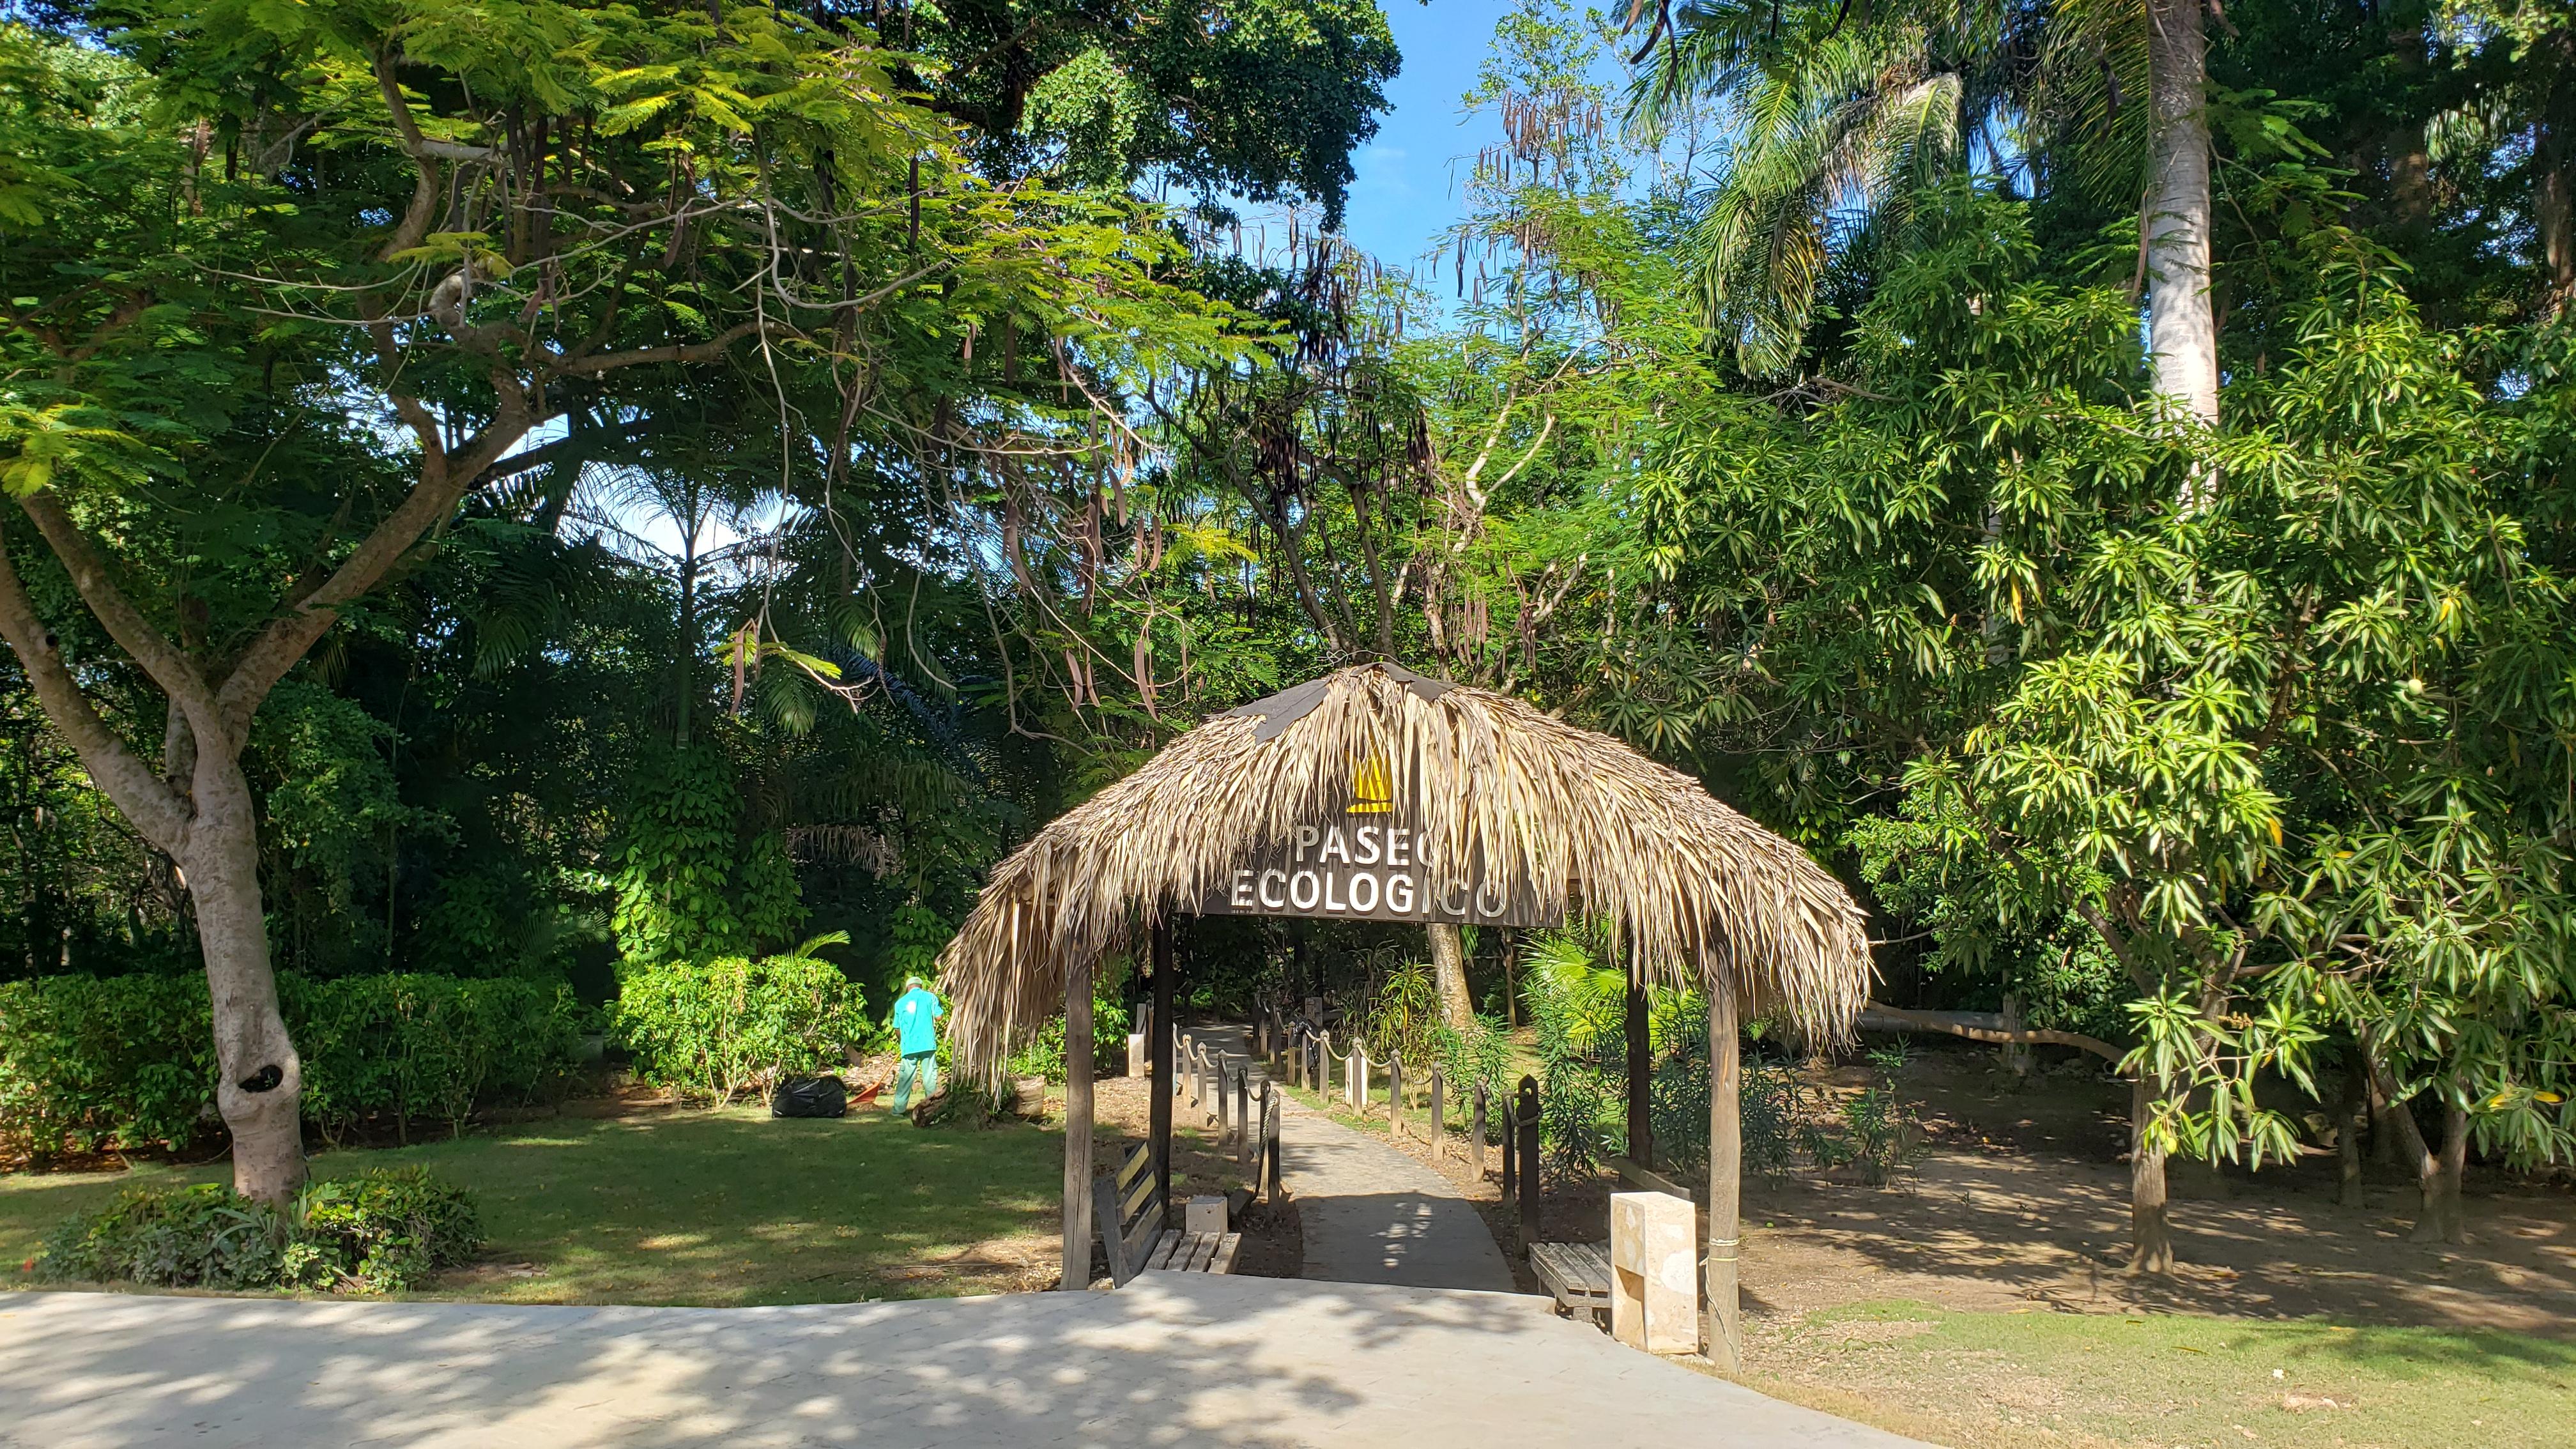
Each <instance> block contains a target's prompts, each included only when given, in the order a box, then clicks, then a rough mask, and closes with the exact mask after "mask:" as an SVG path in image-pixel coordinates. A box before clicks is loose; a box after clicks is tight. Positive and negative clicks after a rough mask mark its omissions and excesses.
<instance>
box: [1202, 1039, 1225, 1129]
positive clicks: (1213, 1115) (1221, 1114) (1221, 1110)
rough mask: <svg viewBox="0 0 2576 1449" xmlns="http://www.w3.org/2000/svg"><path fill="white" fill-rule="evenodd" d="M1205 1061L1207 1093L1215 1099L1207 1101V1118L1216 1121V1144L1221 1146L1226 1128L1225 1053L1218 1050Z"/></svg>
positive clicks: (1203, 1048) (1203, 1049)
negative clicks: (1206, 1067)
mask: <svg viewBox="0 0 2576 1449" xmlns="http://www.w3.org/2000/svg"><path fill="white" fill-rule="evenodd" d="M1200 1050H1201V1051H1205V1050H1206V1048H1205V1047H1201V1048H1200ZM1207 1061H1208V1095H1209V1096H1211V1097H1214V1098H1215V1099H1216V1100H1215V1101H1213V1102H1210V1103H1208V1118H1209V1120H1211V1121H1213V1122H1215V1123H1216V1140H1217V1145H1218V1146H1219V1147H1222V1146H1224V1145H1225V1134H1226V1132H1227V1130H1228V1128H1227V1125H1226V1120H1225V1054H1224V1053H1223V1052H1219V1053H1217V1054H1216V1055H1214V1056H1211V1057H1209V1058H1208V1059H1207Z"/></svg>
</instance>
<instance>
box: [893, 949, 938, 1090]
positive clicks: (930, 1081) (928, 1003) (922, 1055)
mask: <svg viewBox="0 0 2576 1449" xmlns="http://www.w3.org/2000/svg"><path fill="white" fill-rule="evenodd" d="M903 985H904V992H903V995H901V996H899V997H897V998H895V1003H894V1029H895V1036H896V1038H897V1040H898V1042H899V1043H900V1044H901V1047H902V1050H903V1065H902V1067H900V1068H899V1069H897V1070H896V1072H895V1077H894V1109H895V1110H896V1111H898V1112H900V1111H902V1110H904V1108H905V1107H907V1106H909V1105H910V1104H911V1101H912V1081H913V1075H914V1073H916V1072H918V1073H919V1074H920V1077H921V1096H922V1100H924V1101H928V1100H929V1099H931V1098H932V1097H936V1096H938V1095H939V1018H940V1017H942V1016H945V1015H947V1013H948V1008H947V1007H945V1006H942V1005H940V1003H939V995H938V993H936V992H934V991H932V990H931V989H930V988H929V987H928V986H925V985H923V984H922V980H921V978H920V977H918V976H908V977H905V978H904V983H903Z"/></svg>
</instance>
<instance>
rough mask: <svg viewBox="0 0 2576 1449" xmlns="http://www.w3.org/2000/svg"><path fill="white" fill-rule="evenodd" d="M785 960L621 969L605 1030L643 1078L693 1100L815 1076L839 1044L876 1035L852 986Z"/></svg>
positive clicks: (836, 1058)
mask: <svg viewBox="0 0 2576 1449" xmlns="http://www.w3.org/2000/svg"><path fill="white" fill-rule="evenodd" d="M835 939H838V940H843V941H846V940H847V939H848V937H846V936H841V935H839V934H838V933H835V935H834V936H830V937H821V938H818V939H816V940H813V941H808V942H807V943H805V945H803V946H801V947H799V948H798V949H797V951H796V952H795V953H794V954H793V955H787V956H768V957H763V958H761V959H759V960H756V961H755V960H751V959H748V958H746V957H742V956H722V957H718V958H716V959H714V960H711V961H664V962H656V963H653V964H649V965H639V966H635V967H631V968H629V970H628V971H627V973H626V975H625V976H624V978H623V979H622V980H621V981H620V982H619V984H618V994H617V1008H616V1013H615V1015H614V1016H613V1017H612V1018H611V1030H612V1031H613V1032H614V1034H615V1036H616V1038H617V1040H618V1041H619V1043H620V1044H622V1045H623V1046H624V1047H625V1048H626V1050H627V1051H628V1052H629V1053H631V1054H632V1055H633V1056H634V1059H635V1069H636V1071H637V1073H638V1074H640V1075H641V1076H642V1077H643V1078H644V1080H646V1081H648V1082H651V1083H654V1084H655V1085H657V1086H663V1087H669V1088H671V1089H673V1090H675V1091H678V1092H680V1093H681V1094H683V1095H685V1096H688V1097H692V1098H696V1099H699V1100H706V1101H714V1102H718V1103H725V1102H731V1101H732V1100H733V1099H734V1098H735V1097H736V1096H739V1095H741V1094H742V1093H744V1092H746V1091H756V1090H758V1089H759V1087H760V1085H761V1084H762V1083H763V1082H766V1081H768V1080H771V1079H773V1078H775V1077H778V1076H794V1075H798V1074H801V1073H808V1072H817V1071H822V1070H825V1069H827V1068H830V1067H836V1066H838V1065H840V1062H841V1050H842V1048H843V1047H844V1046H864V1045H865V1044H867V1043H868V1042H870V1041H872V1040H873V1039H874V1038H875V1036H876V1030H875V1028H874V1027H873V1026H872V1025H870V1023H869V1021H868V1018H867V1013H866V1011H865V1009H864V1007H865V1002H864V999H863V997H862V996H861V993H860V991H859V988H858V987H856V986H854V985H852V984H850V982H849V981H848V980H846V979H844V978H843V977H842V975H841V968H839V967H837V966H835V965H833V964H832V963H831V962H829V961H824V960H820V959H817V958H816V957H815V956H814V955H813V954H812V953H813V951H814V950H815V948H816V947H819V946H822V945H824V944H826V943H827V942H829V941H832V940H835Z"/></svg>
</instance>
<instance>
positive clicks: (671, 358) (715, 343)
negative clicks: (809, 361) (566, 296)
mask: <svg viewBox="0 0 2576 1449" xmlns="http://www.w3.org/2000/svg"><path fill="white" fill-rule="evenodd" d="M754 333H767V334H774V335H778V336H784V337H795V336H799V335H801V334H799V333H798V331H797V329H795V328H794V327H791V326H789V325H788V324H787V323H785V322H782V321H779V320H777V319H775V318H758V317H755V318H753V319H752V320H751V321H748V322H737V323H735V324H734V325H732V326H731V327H728V328H726V329H725V330H723V331H722V332H719V333H717V334H716V335H715V336H713V337H710V338H708V339H707V340H706V341H704V342H686V343H673V344H671V345H670V346H667V347H638V348H633V349H631V350H629V351H625V352H612V353H609V354H608V355H607V356H605V357H591V358H584V357H581V356H579V355H578V354H576V355H574V356H571V357H567V358H564V359H562V360H560V361H556V362H551V363H548V364H546V366H545V367H544V369H543V370H542V371H541V372H540V374H539V375H540V376H541V377H562V376H566V375H568V374H574V373H587V374H589V375H592V376H597V375H598V374H600V373H603V372H614V371H616V370H617V369H618V368H621V367H648V366H652V365H654V364H657V363H664V362H677V363H684V364H685V363H697V362H713V361H714V360H715V359H717V358H719V357H722V356H723V355H724V352H725V349H726V348H728V347H731V346H733V345H734V344H735V343H737V342H740V341H741V340H743V339H744V338H746V337H749V336H751V335H753V334H754Z"/></svg>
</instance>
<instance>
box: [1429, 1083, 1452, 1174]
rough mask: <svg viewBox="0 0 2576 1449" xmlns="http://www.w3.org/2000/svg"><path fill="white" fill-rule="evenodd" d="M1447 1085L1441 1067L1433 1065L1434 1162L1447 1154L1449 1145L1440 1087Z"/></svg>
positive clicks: (1432, 1118) (1432, 1146)
mask: <svg viewBox="0 0 2576 1449" xmlns="http://www.w3.org/2000/svg"><path fill="white" fill-rule="evenodd" d="M1445 1085H1447V1084H1446V1083H1445V1082H1444V1081H1442V1079H1441V1076H1440V1069H1439V1068H1438V1067H1433V1068H1432V1069H1431V1160H1432V1161H1434V1162H1438V1161H1439V1160H1440V1159H1441V1158H1442V1157H1443V1156H1445V1155H1446V1152H1447V1148H1448V1146H1449V1122H1448V1119H1447V1118H1445V1117H1443V1116H1442V1115H1441V1112H1442V1108H1443V1104H1442V1102H1441V1091H1440V1089H1441V1088H1442V1087H1443V1086H1445Z"/></svg>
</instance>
